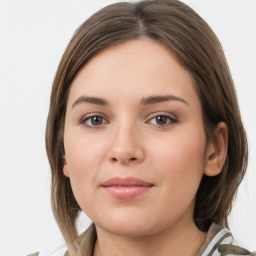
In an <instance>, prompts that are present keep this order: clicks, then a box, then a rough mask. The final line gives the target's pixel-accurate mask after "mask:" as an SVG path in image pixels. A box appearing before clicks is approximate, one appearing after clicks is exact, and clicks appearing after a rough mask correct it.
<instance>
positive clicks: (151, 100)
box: [140, 95, 189, 105]
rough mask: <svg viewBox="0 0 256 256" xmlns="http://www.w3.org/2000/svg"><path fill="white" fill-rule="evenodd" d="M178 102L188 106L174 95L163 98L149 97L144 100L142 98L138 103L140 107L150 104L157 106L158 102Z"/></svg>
mask: <svg viewBox="0 0 256 256" xmlns="http://www.w3.org/2000/svg"><path fill="white" fill-rule="evenodd" d="M172 100H173V101H180V102H182V103H185V104H186V105H189V104H188V102H187V101H186V100H184V99H182V98H180V97H177V96H174V95H163V96H160V95H159V96H158V95H156V96H149V97H146V98H142V99H141V101H140V104H141V105H150V104H157V103H160V102H165V101H172Z"/></svg>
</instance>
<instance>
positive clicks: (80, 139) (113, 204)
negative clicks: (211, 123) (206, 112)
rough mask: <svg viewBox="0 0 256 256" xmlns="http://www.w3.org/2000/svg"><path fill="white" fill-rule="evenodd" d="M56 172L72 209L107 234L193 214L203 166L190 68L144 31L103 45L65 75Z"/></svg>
mask: <svg viewBox="0 0 256 256" xmlns="http://www.w3.org/2000/svg"><path fill="white" fill-rule="evenodd" d="M64 147H65V163H64V168H63V171H64V174H65V175H66V176H68V177H70V181H71V185H72V189H73V192H74V195H75V197H76V199H77V202H78V203H79V205H80V207H81V208H82V210H83V211H84V212H85V213H86V214H87V215H88V216H89V217H90V218H91V219H92V220H93V221H94V222H95V224H96V226H97V227H99V228H101V229H104V230H105V231H109V232H112V233H115V234H122V235H130V236H137V235H149V234H154V233H157V232H160V231H162V230H166V229H168V228H172V227H173V226H174V225H176V224H177V223H179V224H180V225H187V224H188V223H191V222H193V209H194V201H195V200H194V199H195V195H196V192H197V189H198V186H199V183H200V181H201V178H202V175H203V173H204V170H205V169H206V168H207V158H208V156H207V148H208V146H207V144H206V137H205V132H204V127H203V119H202V109H201V105H200V101H199V98H198V95H197V93H196V91H195V88H194V85H193V80H192V77H191V75H190V74H189V73H188V72H187V71H186V70H185V69H184V68H183V67H182V66H181V65H180V64H179V63H178V62H177V61H176V59H175V58H174V56H173V55H172V54H171V53H170V51H169V50H167V49H166V48H165V47H163V46H161V45H160V44H158V43H156V42H154V41H151V40H149V39H138V40H133V41H128V42H125V43H122V44H119V45H116V46H112V47H109V48H107V49H105V50H103V51H101V52H100V53H99V54H97V55H96V56H95V57H93V58H92V59H91V60H90V61H89V62H88V63H87V64H86V65H85V66H84V67H83V68H82V69H81V70H80V72H79V73H78V75H77V76H76V78H75V79H74V81H73V83H72V85H71V90H70V93H69V98H68V103H67V112H66V121H65V130H64Z"/></svg>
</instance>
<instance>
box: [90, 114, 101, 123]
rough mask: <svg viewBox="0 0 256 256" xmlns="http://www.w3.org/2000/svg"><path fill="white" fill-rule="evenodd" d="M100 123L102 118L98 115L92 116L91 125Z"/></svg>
mask: <svg viewBox="0 0 256 256" xmlns="http://www.w3.org/2000/svg"><path fill="white" fill-rule="evenodd" d="M101 123H102V118H101V117H100V116H94V117H93V118H92V124H93V125H99V124H101Z"/></svg>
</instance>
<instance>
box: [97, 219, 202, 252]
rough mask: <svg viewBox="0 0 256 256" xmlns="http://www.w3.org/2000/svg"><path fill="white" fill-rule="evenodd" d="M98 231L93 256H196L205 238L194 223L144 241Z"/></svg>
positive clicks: (147, 236) (153, 235) (166, 230)
mask: <svg viewBox="0 0 256 256" xmlns="http://www.w3.org/2000/svg"><path fill="white" fill-rule="evenodd" d="M96 230H97V236H98V239H97V241H96V244H95V250H94V256H109V255H111V256H130V255H132V256H153V255H154V256H155V255H158V256H167V255H176V256H193V255H195V254H196V253H197V252H198V250H199V249H200V247H201V245H202V244H203V242H204V240H205V237H206V234H205V233H203V232H201V231H199V230H198V229H197V227H196V225H195V224H194V222H193V221H190V222H189V223H188V222H186V223H176V224H175V225H174V226H172V227H171V228H168V229H165V230H162V231H161V232H157V233H155V234H152V235H146V236H141V237H138V236H137V237H127V236H119V235H117V234H113V233H111V232H108V231H105V230H104V229H101V228H100V227H97V226H96Z"/></svg>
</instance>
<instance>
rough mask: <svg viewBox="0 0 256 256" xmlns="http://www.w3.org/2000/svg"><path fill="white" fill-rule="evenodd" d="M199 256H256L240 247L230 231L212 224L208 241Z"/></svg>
mask: <svg viewBox="0 0 256 256" xmlns="http://www.w3.org/2000/svg"><path fill="white" fill-rule="evenodd" d="M197 255H198V256H199V255H202V256H224V255H229V256H233V255H239V256H243V255H251V256H256V254H255V253H252V252H250V251H248V250H246V249H245V248H242V247H240V246H238V245H237V244H236V242H235V240H234V239H233V236H232V234H231V232H230V230H228V229H226V228H224V227H222V226H219V225H217V224H212V226H211V227H210V229H209V231H208V234H207V237H206V240H205V242H204V244H203V246H202V247H201V249H200V251H199V254H197Z"/></svg>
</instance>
